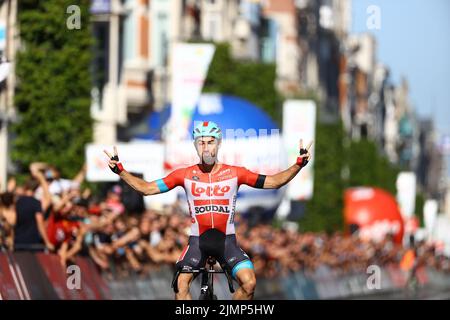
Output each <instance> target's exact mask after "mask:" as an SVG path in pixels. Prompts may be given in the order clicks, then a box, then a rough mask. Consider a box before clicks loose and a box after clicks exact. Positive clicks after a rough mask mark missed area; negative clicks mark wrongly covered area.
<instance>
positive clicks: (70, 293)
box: [0, 252, 450, 300]
mask: <svg viewBox="0 0 450 320" xmlns="http://www.w3.org/2000/svg"><path fill="white" fill-rule="evenodd" d="M76 265H77V266H78V267H79V271H80V275H81V278H80V288H79V289H73V288H69V287H70V286H68V277H70V276H71V273H70V272H68V271H67V270H63V268H62V266H61V264H60V262H59V258H58V256H56V255H54V254H47V253H39V252H38V253H32V252H14V253H10V252H3V253H0V299H5V300H29V299H33V300H35V299H64V300H66V299H69V300H73V299H74V300H103V299H113V300H155V299H162V300H165V299H173V297H174V293H173V290H172V288H171V287H170V286H171V281H172V276H173V268H172V267H171V266H168V265H163V266H161V267H159V268H158V269H157V270H154V271H152V272H150V273H149V274H148V275H138V274H134V275H131V276H128V277H126V278H125V279H117V278H116V277H114V275H113V277H112V279H111V278H105V276H102V275H101V274H100V273H99V272H98V269H97V268H96V267H95V265H94V263H93V262H92V261H91V260H90V259H88V258H85V257H77V259H76ZM379 271H380V273H379V278H378V280H374V281H375V282H374V281H372V280H373V279H372V280H370V279H369V278H370V277H371V276H373V273H371V272H368V273H367V274H366V273H363V274H348V275H338V274H336V273H335V272H334V271H333V270H330V269H322V270H320V271H318V272H316V273H314V274H305V273H303V272H296V273H291V274H289V275H287V276H283V277H281V276H280V277H276V278H273V279H265V278H261V277H259V278H258V282H257V289H256V292H255V299H268V300H270V299H276V300H281V299H287V300H314V299H346V298H352V297H363V296H367V297H370V295H371V294H378V295H380V294H383V293H389V292H393V291H401V290H404V289H405V287H406V285H407V280H408V274H407V273H405V272H403V271H402V270H401V269H399V268H397V267H387V268H381V269H379ZM417 280H418V284H419V286H420V287H422V288H432V289H433V290H434V289H435V290H447V291H450V274H444V273H441V272H438V271H436V270H434V269H431V268H419V269H418V270H417ZM368 283H371V284H369V285H368ZM235 288H237V284H236V283H235ZM214 291H215V293H216V295H217V296H218V299H231V293H230V292H229V289H228V283H227V280H226V277H225V276H223V275H222V274H218V275H216V276H215V278H214ZM191 293H192V295H193V297H194V298H196V297H198V296H199V293H200V277H198V278H197V279H196V280H195V281H194V282H193V285H192V286H191Z"/></svg>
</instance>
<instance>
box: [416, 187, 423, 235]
mask: <svg viewBox="0 0 450 320" xmlns="http://www.w3.org/2000/svg"><path fill="white" fill-rule="evenodd" d="M424 204H425V195H424V194H422V193H420V192H418V193H417V194H416V206H415V209H416V210H415V211H416V216H417V218H418V219H419V222H420V226H422V227H423V226H425V224H424V222H423V206H424Z"/></svg>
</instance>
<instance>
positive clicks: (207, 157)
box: [202, 152, 217, 165]
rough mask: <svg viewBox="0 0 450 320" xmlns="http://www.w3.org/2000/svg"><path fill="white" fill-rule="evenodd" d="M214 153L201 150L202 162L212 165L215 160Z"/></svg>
mask: <svg viewBox="0 0 450 320" xmlns="http://www.w3.org/2000/svg"><path fill="white" fill-rule="evenodd" d="M216 159H217V157H216V155H212V154H211V153H210V152H203V154H202V163H204V164H208V165H213V164H214V163H215V162H216Z"/></svg>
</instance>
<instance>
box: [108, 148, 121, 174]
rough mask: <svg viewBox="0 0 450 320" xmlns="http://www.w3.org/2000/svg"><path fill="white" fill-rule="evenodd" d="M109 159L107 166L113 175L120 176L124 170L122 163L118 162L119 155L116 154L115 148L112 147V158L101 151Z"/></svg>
mask: <svg viewBox="0 0 450 320" xmlns="http://www.w3.org/2000/svg"><path fill="white" fill-rule="evenodd" d="M103 151H104V152H105V153H106V155H107V156H108V158H109V161H108V166H109V168H110V169H111V171H112V172H114V173H115V174H120V173H121V172H122V171H123V170H124V169H123V166H122V163H120V162H119V155H118V154H117V148H116V146H114V155H113V156H112V155H111V154H110V153H109V152H108V151H106V150H103Z"/></svg>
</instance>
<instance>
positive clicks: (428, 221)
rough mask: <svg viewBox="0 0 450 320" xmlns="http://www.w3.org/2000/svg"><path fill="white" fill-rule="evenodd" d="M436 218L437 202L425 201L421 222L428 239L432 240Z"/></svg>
mask: <svg viewBox="0 0 450 320" xmlns="http://www.w3.org/2000/svg"><path fill="white" fill-rule="evenodd" d="M437 216H438V202H437V201H436V200H426V201H425V204H424V205H423V222H424V225H425V229H426V230H427V234H428V237H429V238H430V239H432V238H434V228H435V223H436V218H437Z"/></svg>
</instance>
